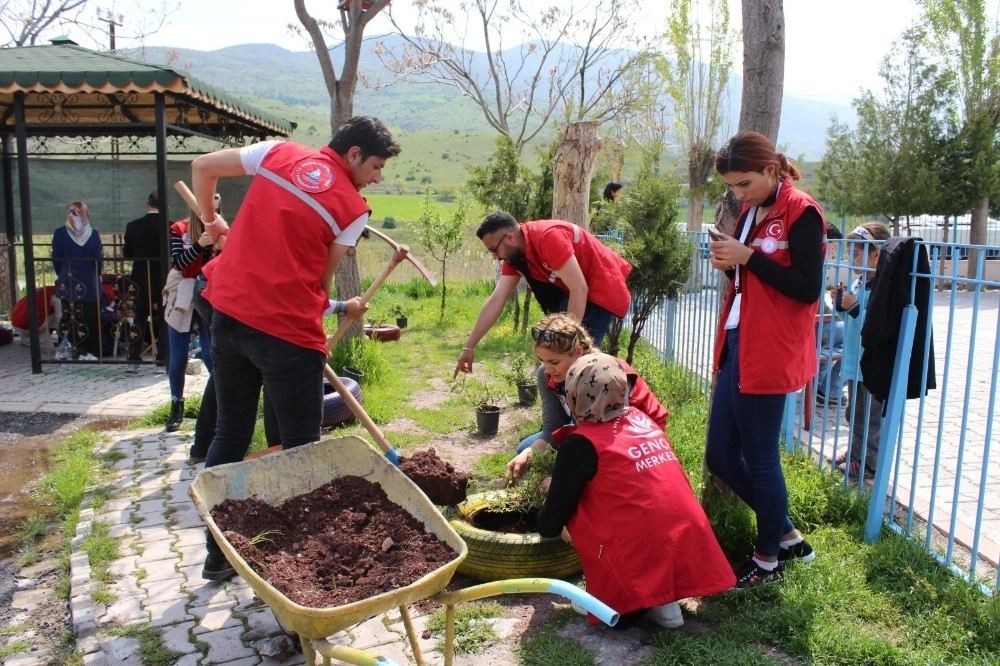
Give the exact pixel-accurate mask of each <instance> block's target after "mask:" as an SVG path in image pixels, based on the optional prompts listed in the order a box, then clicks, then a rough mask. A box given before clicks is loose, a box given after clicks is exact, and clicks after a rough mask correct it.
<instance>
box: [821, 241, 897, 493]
mask: <svg viewBox="0 0 1000 666" xmlns="http://www.w3.org/2000/svg"><path fill="white" fill-rule="evenodd" d="M888 238H889V228H888V227H886V226H885V225H884V224H882V223H881V222H865V223H863V224H861V225H859V226H858V227H856V228H855V229H854V231H852V232H851V233H849V234H848V235H847V240H848V241H855V242H852V243H850V246H851V250H850V251H851V267H852V268H853V270H854V272H855V273H857V274H858V279H857V280H855V281H854V284H852V285H851V288H850V290H845V289H844V285H843V284H840V285H838V286H837V287H835V288H834V289H831V290H830V295H831V296H832V297H833V299H834V304H835V305H834V308H835V310H836V311H837V314H838V316H840V317H841V318H842V319H843V320H844V352H843V356H842V361H841V370H840V372H841V378H842V379H844V380H846V381H847V384H848V401H847V407H846V412H845V418H846V419H847V422H848V423H849V424H850V425H851V436H850V440H849V445H848V450H847V451H846V452H845V453H843V454H841V455H840V456H839V457H838V458H837V460H836V464H837V467H838V469H840V471H841V472H843V473H844V474H846V475H847V477H848V478H850V477H852V476H853V477H859V476H860V475H861V474H862V472H864V474H872V473H874V472H875V466H876V464H877V461H878V440H879V434H880V432H881V430H882V403H881V402H879V401H878V400H876V399H875V398H874V397H872V396H871V394H870V393H869V392H868V389H867V388H865V385H864V383H863V382H862V381H861V380H862V377H861V367H860V362H861V327H862V326H863V325H864V321H865V309H866V307H867V305H868V298H869V297H870V296H871V288H872V284H873V282H874V280H875V268H876V266H878V258H879V251H880V248H881V246H882V242H883V241H886V240H888ZM856 241H864V242H862V243H859V242H856Z"/></svg>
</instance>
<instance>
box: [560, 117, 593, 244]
mask: <svg viewBox="0 0 1000 666" xmlns="http://www.w3.org/2000/svg"><path fill="white" fill-rule="evenodd" d="M600 152H601V139H600V137H598V136H597V122H595V121H591V120H586V121H581V122H577V123H572V124H569V125H567V126H566V127H565V129H564V130H563V139H562V142H561V143H560V144H559V148H557V149H556V155H555V157H554V158H553V159H552V177H553V179H554V180H555V187H554V192H553V196H552V219H554V220H565V221H567V222H572V223H574V224H577V225H579V226H581V227H583V228H584V229H590V217H589V215H588V209H589V208H590V178H591V175H592V174H593V172H594V162H596V161H597V155H598V153H600Z"/></svg>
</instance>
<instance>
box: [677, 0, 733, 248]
mask: <svg viewBox="0 0 1000 666" xmlns="http://www.w3.org/2000/svg"><path fill="white" fill-rule="evenodd" d="M703 4H705V3H701V2H699V1H698V0H673V1H672V3H671V10H672V11H671V13H670V17H669V18H668V19H667V43H668V44H669V45H670V47H671V51H670V53H671V55H672V56H673V62H670V61H669V60H667V59H666V58H662V59H660V60H659V64H660V67H661V69H662V72H663V76H664V78H665V79H666V81H667V93H668V94H669V95H670V97H671V98H672V99H673V102H674V126H675V127H676V129H677V135H678V139H679V141H680V143H681V146H682V150H683V152H684V154H685V156H686V158H687V172H688V218H687V227H688V229H690V230H692V231H701V220H702V213H703V211H704V208H705V195H706V194H707V193H708V190H709V182H710V180H711V178H710V177H711V174H712V167H713V166H714V165H715V151H716V143H717V141H718V139H719V131H720V130H721V129H722V124H723V103H724V102H725V101H726V84H727V83H728V82H729V70H730V68H731V67H732V66H733V48H734V46H735V42H736V35H735V34H734V33H733V32H732V31H731V30H730V29H729V5H728V3H727V2H725V0H707V4H706V5H705V7H704V9H705V13H706V14H707V15H708V17H707V20H703V19H702V17H701V16H700V15H699V11H698V10H699V9H700V8H701V6H702V5H703Z"/></svg>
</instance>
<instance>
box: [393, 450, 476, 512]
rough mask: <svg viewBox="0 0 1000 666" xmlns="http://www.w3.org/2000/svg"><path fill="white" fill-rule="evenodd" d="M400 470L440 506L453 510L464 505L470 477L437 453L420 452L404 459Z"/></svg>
mask: <svg viewBox="0 0 1000 666" xmlns="http://www.w3.org/2000/svg"><path fill="white" fill-rule="evenodd" d="M399 470H400V471H401V472H402V473H403V474H405V475H406V476H407V477H409V478H410V479H411V480H412V481H413V482H414V483H415V484H417V487H418V488H420V490H422V491H423V492H424V494H425V495H427V498H428V499H430V501H431V502H433V503H434V504H437V505H438V506H454V505H456V504H459V503H460V502H464V501H465V498H466V496H467V490H468V487H469V475H468V474H465V473H464V472H459V471H458V470H456V469H455V467H454V466H453V465H452V464H451V463H449V462H447V461H445V460H442V459H441V457H440V456H438V454H437V450H436V449H427V450H424V451H417V452H416V453H414V454H413V455H412V456H407V457H405V458H401V459H400V461H399Z"/></svg>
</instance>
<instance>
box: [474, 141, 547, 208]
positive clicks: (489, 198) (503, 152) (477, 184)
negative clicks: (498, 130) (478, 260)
mask: <svg viewBox="0 0 1000 666" xmlns="http://www.w3.org/2000/svg"><path fill="white" fill-rule="evenodd" d="M494 142H495V144H496V150H495V151H494V152H493V155H492V156H490V158H489V160H488V161H487V162H486V164H484V165H477V166H472V167H469V178H468V180H467V181H466V184H465V186H466V189H467V190H468V191H469V194H470V196H471V197H472V198H473V199H474V200H475V201H476V202H477V203H478V204H479V205H480V206H481V207H482V209H483V210H484V211H493V210H503V211H506V212H508V213H510V214H511V215H513V216H514V219H515V220H533V219H539V218H542V217H547V216H549V215H551V211H552V187H553V185H552V182H553V181H552V166H551V162H552V160H551V154H552V153H553V151H554V150H555V146H554V144H553V146H552V147H550V148H549V151H548V153H546V155H547V156H548V157H549V159H548V161H546V160H545V158H544V156H542V155H540V159H539V164H540V167H541V168H540V172H539V173H538V174H532V173H531V171H529V170H528V168H527V167H525V166H524V165H523V164H522V163H521V157H520V155H518V153H517V148H516V146H515V145H514V142H513V141H512V140H511V139H510V138H509V137H507V136H498V137H496V139H495V140H494ZM546 206H547V207H546Z"/></svg>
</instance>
